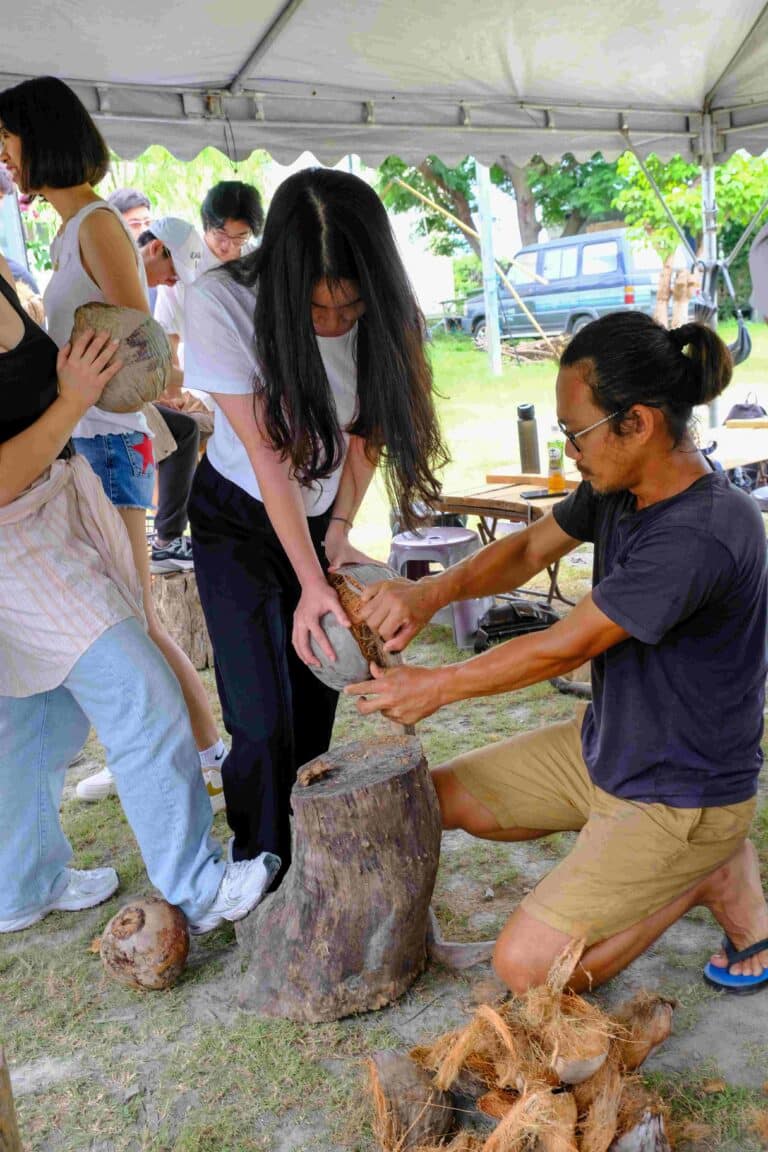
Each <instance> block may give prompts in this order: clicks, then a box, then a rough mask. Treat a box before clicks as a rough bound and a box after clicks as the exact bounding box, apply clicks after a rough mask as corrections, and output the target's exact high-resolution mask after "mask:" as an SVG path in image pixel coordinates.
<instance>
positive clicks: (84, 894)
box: [0, 868, 274, 932]
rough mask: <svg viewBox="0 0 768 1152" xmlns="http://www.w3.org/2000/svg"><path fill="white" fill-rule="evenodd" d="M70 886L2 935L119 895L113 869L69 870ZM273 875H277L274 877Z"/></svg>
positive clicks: (1, 925)
mask: <svg viewBox="0 0 768 1152" xmlns="http://www.w3.org/2000/svg"><path fill="white" fill-rule="evenodd" d="M67 874H68V877H69V879H68V883H67V886H66V888H65V889H64V891H63V892H62V893H61V894H60V895H59V896H57V897H56V899H55V900H52V901H51V903H50V904H46V905H45V907H44V908H38V909H37V911H35V912H27V913H26V914H25V915H24V916H15V917H13V918H12V919H11V920H0V932H20V931H21V930H22V928H29V927H30V925H32V924H37V922H38V920H42V919H43V917H44V916H47V915H48V913H49V912H79V911H81V910H82V909H83V908H95V907H96V905H97V904H103V903H104V901H105V900H109V898H110V896H112V895H113V894H114V893H115V892H116V891H117V886H118V884H119V881H118V878H117V872H115V870H114V868H90V869H89V870H88V871H87V872H80V871H78V869H77V868H67ZM273 875H274V873H273Z"/></svg>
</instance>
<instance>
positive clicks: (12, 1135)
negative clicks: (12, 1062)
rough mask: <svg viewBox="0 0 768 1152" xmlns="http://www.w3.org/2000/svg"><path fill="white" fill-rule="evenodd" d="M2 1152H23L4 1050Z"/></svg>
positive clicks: (0, 1061)
mask: <svg viewBox="0 0 768 1152" xmlns="http://www.w3.org/2000/svg"><path fill="white" fill-rule="evenodd" d="M0 1152H23V1149H22V1146H21V1137H20V1136H19V1128H18V1125H17V1123H16V1109H15V1108H14V1106H13V1093H12V1092H11V1077H10V1073H9V1071H8V1065H7V1064H6V1062H5V1052H4V1051H3V1049H2V1048H0Z"/></svg>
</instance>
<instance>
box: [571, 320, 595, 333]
mask: <svg viewBox="0 0 768 1152" xmlns="http://www.w3.org/2000/svg"><path fill="white" fill-rule="evenodd" d="M592 319H593V317H592V316H577V317H576V319H575V320H572V321H571V326H570V328H569V332H570V333H571V336H575V335H576V333H577V332H581V330H582V328H586V326H587V324H591V323H592Z"/></svg>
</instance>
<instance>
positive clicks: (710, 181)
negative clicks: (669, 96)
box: [700, 112, 718, 428]
mask: <svg viewBox="0 0 768 1152" xmlns="http://www.w3.org/2000/svg"><path fill="white" fill-rule="evenodd" d="M712 133H713V124H712V113H711V112H705V113H704V114H703V115H702V118H701V161H700V162H701V218H702V233H701V264H702V266H703V270H704V274H703V277H702V282H701V294H702V296H703V298H704V301H705V303H706V304H709V305H711V308H712V312H711V319H710V320H709V321H708V323H709V326H710V328H713V329H716V328H717V270H718V267H717V195H716V192H715V155H714V145H713V140H714V138H713V135H712ZM708 407H709V423H710V426H711V427H712V428H715V427H717V424H718V412H717V407H718V406H717V399H715V400H712V401H711V402H710V404H709V406H708Z"/></svg>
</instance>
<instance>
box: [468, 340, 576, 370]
mask: <svg viewBox="0 0 768 1152" xmlns="http://www.w3.org/2000/svg"><path fill="white" fill-rule="evenodd" d="M569 339H570V337H568V336H549V337H548V338H547V339H546V340H518V341H517V342H516V343H514V344H513V343H512V342H511V341H509V340H502V342H501V355H502V359H506V360H512V361H514V363H515V364H538V363H540V362H541V361H542V360H559V359H560V357H561V356H562V354H563V352H564V351H565V349H566V346H567V344H568V341H569ZM475 342H476V344H477V346H478V348H485V346H486V344H485V340H483V339H480V340H476V341H475Z"/></svg>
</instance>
